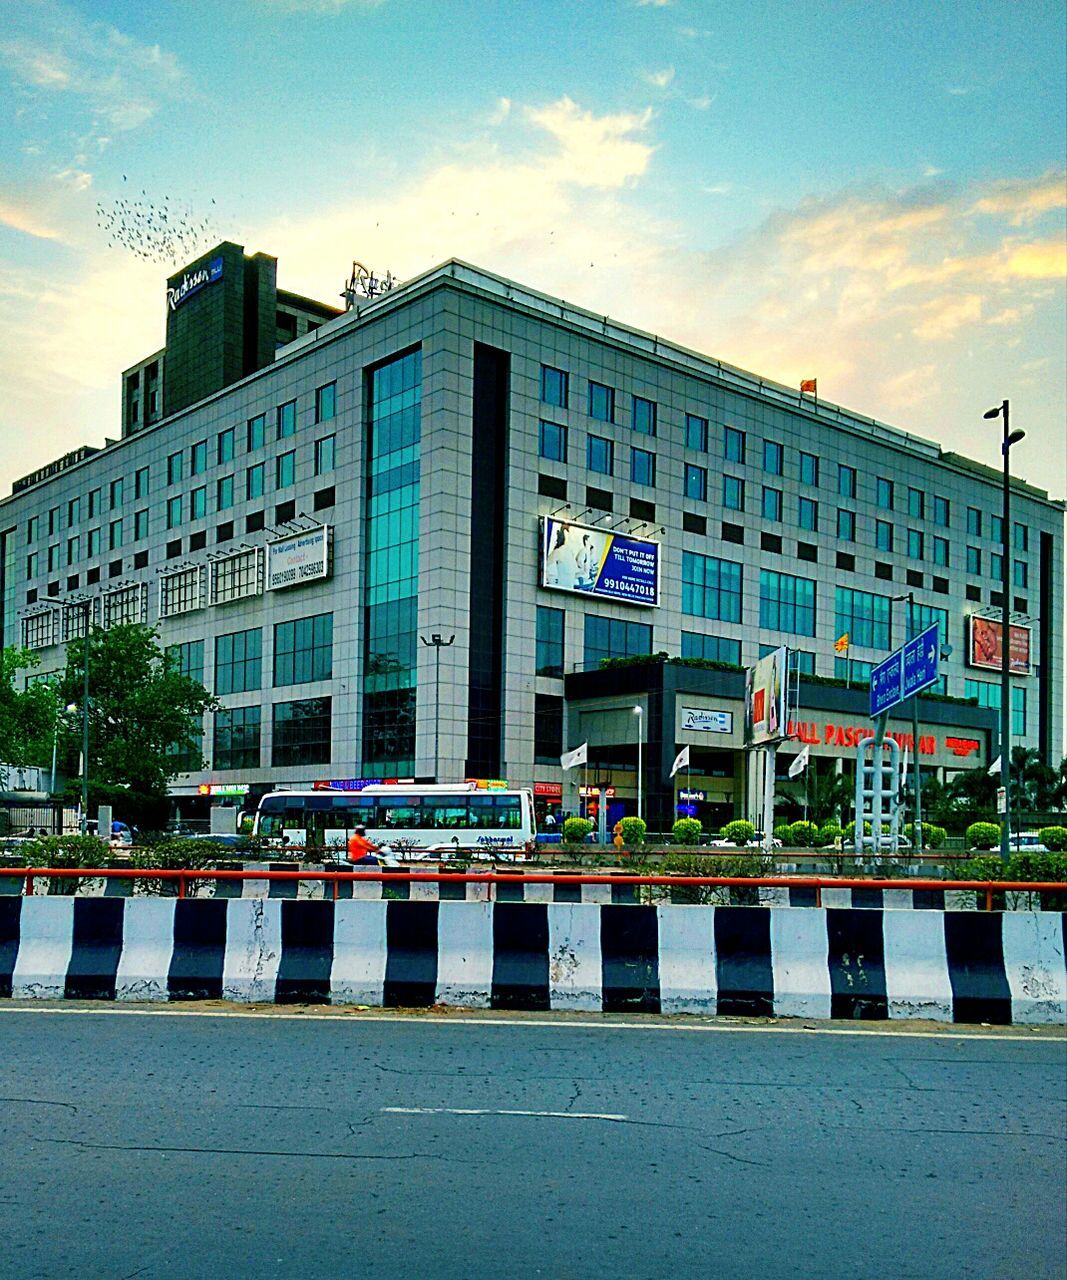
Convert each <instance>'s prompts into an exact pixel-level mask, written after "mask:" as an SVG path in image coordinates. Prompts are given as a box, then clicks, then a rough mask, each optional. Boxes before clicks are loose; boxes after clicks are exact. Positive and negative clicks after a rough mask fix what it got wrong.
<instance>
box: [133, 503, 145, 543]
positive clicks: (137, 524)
mask: <svg viewBox="0 0 1067 1280" xmlns="http://www.w3.org/2000/svg"><path fill="white" fill-rule="evenodd" d="M133 536H134V539H135V540H137V539H140V538H147V537H148V508H147V507H142V508H141V510H140V511H135V512H134V513H133Z"/></svg>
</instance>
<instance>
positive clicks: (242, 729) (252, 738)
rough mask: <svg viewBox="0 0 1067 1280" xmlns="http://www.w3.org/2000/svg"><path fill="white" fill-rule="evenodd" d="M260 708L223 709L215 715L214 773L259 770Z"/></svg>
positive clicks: (212, 763) (212, 757) (212, 756)
mask: <svg viewBox="0 0 1067 1280" xmlns="http://www.w3.org/2000/svg"><path fill="white" fill-rule="evenodd" d="M259 738H260V708H259V707H223V708H221V709H220V710H218V711H216V712H215V735H214V743H213V744H212V752H211V766H212V768H213V769H220V770H221V769H258V768H259V762H260V745H259Z"/></svg>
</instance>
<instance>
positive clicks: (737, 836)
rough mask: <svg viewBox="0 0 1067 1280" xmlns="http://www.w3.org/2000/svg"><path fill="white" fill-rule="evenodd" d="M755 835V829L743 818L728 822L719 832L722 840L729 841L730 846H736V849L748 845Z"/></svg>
mask: <svg viewBox="0 0 1067 1280" xmlns="http://www.w3.org/2000/svg"><path fill="white" fill-rule="evenodd" d="M755 834H756V828H755V827H754V826H753V825H752V823H751V822H748V821H747V820H746V819H745V818H737V819H736V820H735V821H734V822H728V823H727V824H726V826H725V827H723V829H722V830H721V831H720V832H719V835H720V836H721V837H722V839H723V840H729V841H730V843H731V844H736V845H737V846H738V848H743V847H744V846H745V845H746V844H748V842H749V841H750V840H751V839H752V837H753V836H754V835H755Z"/></svg>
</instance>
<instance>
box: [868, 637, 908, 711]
mask: <svg viewBox="0 0 1067 1280" xmlns="http://www.w3.org/2000/svg"><path fill="white" fill-rule="evenodd" d="M903 656H904V651H903V650H902V649H897V650H896V652H895V653H891V654H890V655H889V657H888V658H886V659H885V660H884V661H882V662H879V664H878V665H877V666H876V667H872V668H871V716H872V718H873V717H874V716H880V715H881V714H882V712H883V711H889V710H891V709H892V708H893V707H895V706H896V705H897V703H898V702H903V700H904V695H903V693H902V692H901V688H902V687H903V683H904V681H903V677H902V671H903V665H904V664H903V662H902V658H903Z"/></svg>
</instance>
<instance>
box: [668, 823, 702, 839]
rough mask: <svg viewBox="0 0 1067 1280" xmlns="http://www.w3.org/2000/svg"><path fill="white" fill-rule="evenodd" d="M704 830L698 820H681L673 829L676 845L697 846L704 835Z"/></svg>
mask: <svg viewBox="0 0 1067 1280" xmlns="http://www.w3.org/2000/svg"><path fill="white" fill-rule="evenodd" d="M703 831H704V828H703V827H702V826H701V825H700V822H699V820H698V819H696V818H679V819H678V821H677V822H676V823H675V824H674V826H673V827H671V834H672V835H673V836H674V843H675V844H682V845H685V844H696V843H697V841H698V840H699V839H700V837H701V835H702V834H703Z"/></svg>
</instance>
